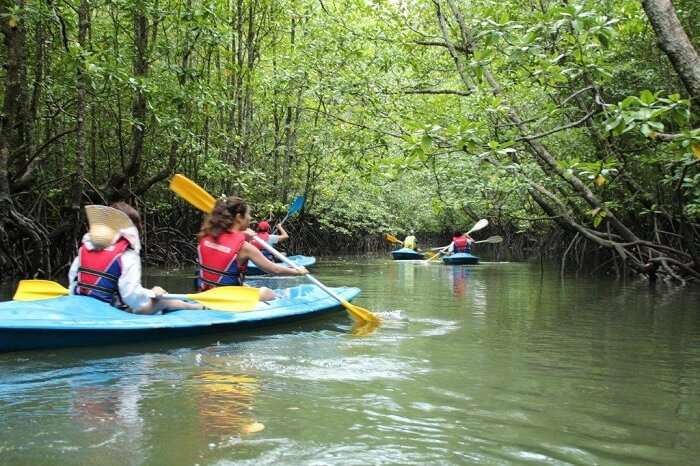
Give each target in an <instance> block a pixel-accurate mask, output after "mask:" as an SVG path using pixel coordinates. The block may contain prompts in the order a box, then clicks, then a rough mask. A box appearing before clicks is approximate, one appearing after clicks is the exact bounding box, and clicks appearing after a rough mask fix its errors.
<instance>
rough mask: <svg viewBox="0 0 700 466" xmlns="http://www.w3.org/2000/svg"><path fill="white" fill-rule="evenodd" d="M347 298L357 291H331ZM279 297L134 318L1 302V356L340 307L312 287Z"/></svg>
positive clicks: (253, 325)
mask: <svg viewBox="0 0 700 466" xmlns="http://www.w3.org/2000/svg"><path fill="white" fill-rule="evenodd" d="M333 290H334V291H335V292H336V293H337V294H338V295H340V296H341V297H342V298H344V299H346V300H348V301H349V300H351V299H353V298H354V297H355V296H357V295H358V294H359V293H360V290H359V289H358V288H334V289H333ZM279 292H280V293H281V294H283V296H282V297H280V298H279V299H276V300H274V301H270V302H269V304H268V303H260V304H259V305H258V306H257V307H256V308H255V309H254V310H252V311H248V312H226V311H214V310H206V311H188V310H183V311H173V312H169V313H167V314H162V315H152V316H145V315H136V314H130V313H128V312H124V311H120V310H119V309H116V308H113V307H111V306H110V305H108V304H106V303H103V302H101V301H98V300H96V299H93V298H89V297H86V296H65V297H61V298H55V299H48V300H41V301H31V302H19V301H7V302H4V303H0V352H9V351H23V350H35V349H49V348H63V347H77V346H102V345H110V344H121V343H135V342H150V341H153V340H156V339H157V340H161V339H167V338H179V337H192V336H199V335H207V334H212V333H223V332H232V331H242V330H251V329H259V328H263V327H269V326H272V325H279V324H282V323H286V322H293V321H300V320H305V319H310V318H314V317H318V316H321V315H324V314H328V313H332V312H335V311H338V310H340V309H342V306H341V305H339V304H338V302H337V301H335V300H334V299H333V298H331V297H330V296H328V295H327V294H325V293H324V292H323V291H322V290H321V289H319V288H317V287H316V286H314V285H300V286H296V287H292V288H287V289H285V290H279Z"/></svg>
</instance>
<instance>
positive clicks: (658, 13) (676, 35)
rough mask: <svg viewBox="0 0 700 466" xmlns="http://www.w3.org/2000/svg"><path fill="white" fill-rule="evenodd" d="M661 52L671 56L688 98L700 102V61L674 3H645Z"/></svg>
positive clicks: (660, 0)
mask: <svg viewBox="0 0 700 466" xmlns="http://www.w3.org/2000/svg"><path fill="white" fill-rule="evenodd" d="M642 6H643V7H644V11H645V12H646V14H647V17H648V18H649V22H650V23H651V26H652V27H653V28H654V32H656V37H657V41H658V44H659V47H660V48H661V50H663V51H664V53H666V55H668V58H669V60H671V64H672V65H673V68H674V69H675V70H676V73H678V76H679V77H680V78H681V81H682V82H683V85H685V88H686V89H687V90H688V94H690V97H692V98H693V99H694V100H695V101H696V102H698V101H700V57H699V56H698V52H697V50H695V47H693V44H692V43H691V42H690V39H689V38H688V35H687V34H686V33H685V31H684V30H683V26H682V25H681V22H680V21H679V20H678V15H676V10H675V9H674V8H673V4H672V3H671V0H642Z"/></svg>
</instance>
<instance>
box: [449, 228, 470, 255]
mask: <svg viewBox="0 0 700 466" xmlns="http://www.w3.org/2000/svg"><path fill="white" fill-rule="evenodd" d="M473 244H474V239H473V238H472V237H471V236H469V235H468V234H466V233H464V234H462V232H460V231H455V233H454V234H453V235H452V242H451V243H450V245H449V246H448V247H447V253H448V254H452V253H458V252H466V253H469V254H471V252H472V245H473Z"/></svg>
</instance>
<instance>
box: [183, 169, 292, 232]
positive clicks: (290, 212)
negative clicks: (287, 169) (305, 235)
mask: <svg viewBox="0 0 700 466" xmlns="http://www.w3.org/2000/svg"><path fill="white" fill-rule="evenodd" d="M175 176H177V175H175ZM302 207H304V196H297V197H295V198H294V201H293V202H292V203H291V205H290V206H289V209H288V210H287V215H285V216H284V218H283V219H282V221H281V222H280V223H278V224H277V226H275V230H277V227H279V226H280V225H282V224H283V223H284V222H285V221H286V220H287V219H288V218H289V217H291V216H292V215H294V214H296V213H297V212H299V211H300V210H301V208H302ZM273 233H274V231H273Z"/></svg>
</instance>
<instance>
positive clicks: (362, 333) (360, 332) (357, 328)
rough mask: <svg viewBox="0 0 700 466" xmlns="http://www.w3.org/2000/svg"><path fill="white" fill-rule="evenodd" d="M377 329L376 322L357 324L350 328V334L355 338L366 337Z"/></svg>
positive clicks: (356, 322)
mask: <svg viewBox="0 0 700 466" xmlns="http://www.w3.org/2000/svg"><path fill="white" fill-rule="evenodd" d="M378 327H379V324H378V323H377V322H358V321H355V324H354V325H353V326H352V330H351V332H352V334H353V335H354V336H356V337H366V336H368V335H371V334H373V333H374V331H375V330H377V328H378Z"/></svg>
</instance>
